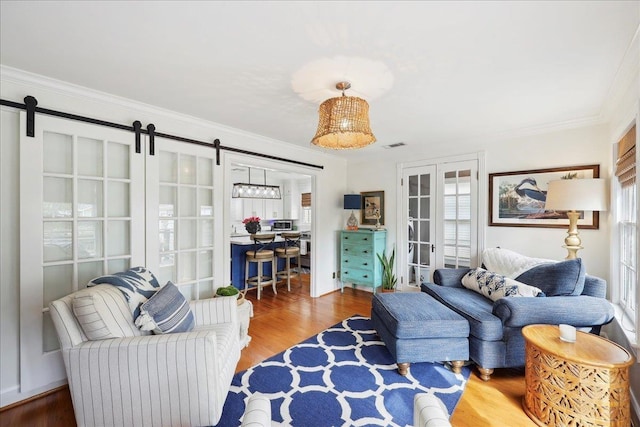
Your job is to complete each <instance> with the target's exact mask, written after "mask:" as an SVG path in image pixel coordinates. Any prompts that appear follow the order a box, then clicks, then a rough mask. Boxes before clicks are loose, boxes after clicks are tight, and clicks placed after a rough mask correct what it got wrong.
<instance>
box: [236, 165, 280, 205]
mask: <svg viewBox="0 0 640 427" xmlns="http://www.w3.org/2000/svg"><path fill="white" fill-rule="evenodd" d="M247 169H248V171H249V182H248V183H245V182H236V183H235V184H233V189H232V192H231V197H233V198H234V199H281V198H282V194H281V192H280V187H279V186H278V185H267V171H266V170H265V171H264V184H251V168H247Z"/></svg>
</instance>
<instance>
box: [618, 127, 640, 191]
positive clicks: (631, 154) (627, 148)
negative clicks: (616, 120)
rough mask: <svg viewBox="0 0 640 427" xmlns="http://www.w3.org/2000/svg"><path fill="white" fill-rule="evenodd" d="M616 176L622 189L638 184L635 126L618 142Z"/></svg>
mask: <svg viewBox="0 0 640 427" xmlns="http://www.w3.org/2000/svg"><path fill="white" fill-rule="evenodd" d="M616 176H617V177H618V181H619V182H620V185H621V186H622V187H627V186H630V185H633V184H634V183H635V182H636V126H635V125H633V127H632V128H631V129H629V132H627V133H626V134H625V135H624V136H623V137H622V139H621V140H620V141H619V142H618V160H617V161H616Z"/></svg>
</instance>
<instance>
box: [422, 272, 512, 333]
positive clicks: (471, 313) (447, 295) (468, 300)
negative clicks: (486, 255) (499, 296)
mask: <svg viewBox="0 0 640 427" xmlns="http://www.w3.org/2000/svg"><path fill="white" fill-rule="evenodd" d="M420 288H421V289H422V292H426V293H427V294H428V295H431V296H432V297H434V298H435V299H436V300H437V301H439V302H440V303H442V304H444V305H446V306H447V307H449V308H450V309H452V310H453V311H455V312H456V313H458V314H460V315H461V316H462V317H464V318H465V319H467V321H468V322H469V335H473V336H475V337H477V338H480V339H483V340H487V341H497V340H500V339H502V322H501V321H500V319H498V318H497V317H496V316H494V315H493V314H492V313H491V311H492V310H493V301H491V300H490V299H488V298H485V297H484V296H482V295H480V294H478V293H475V292H473V291H471V290H469V289H465V288H463V287H462V286H461V287H459V288H454V287H449V286H440V285H435V284H433V283H423V284H422V285H421V286H420Z"/></svg>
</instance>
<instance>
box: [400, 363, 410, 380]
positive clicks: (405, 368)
mask: <svg viewBox="0 0 640 427" xmlns="http://www.w3.org/2000/svg"><path fill="white" fill-rule="evenodd" d="M407 372H409V363H398V373H399V374H400V375H402V376H403V377H404V376H405V375H407Z"/></svg>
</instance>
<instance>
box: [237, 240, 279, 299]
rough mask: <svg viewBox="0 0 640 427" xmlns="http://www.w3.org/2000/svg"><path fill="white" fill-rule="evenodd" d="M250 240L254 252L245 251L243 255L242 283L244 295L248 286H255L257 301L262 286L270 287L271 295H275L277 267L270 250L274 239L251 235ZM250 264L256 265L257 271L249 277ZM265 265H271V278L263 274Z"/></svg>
mask: <svg viewBox="0 0 640 427" xmlns="http://www.w3.org/2000/svg"><path fill="white" fill-rule="evenodd" d="M251 239H252V240H253V244H254V250H252V251H247V252H246V254H245V257H246V260H245V263H244V265H245V267H244V269H245V273H244V277H245V282H244V291H245V294H246V292H247V290H248V289H249V285H250V284H251V285H252V286H253V285H255V287H256V288H258V299H260V295H261V293H262V287H263V286H264V285H269V284H270V285H271V287H272V288H273V293H274V294H277V293H278V292H277V291H276V270H277V268H278V265H277V264H276V262H275V257H274V252H273V250H272V249H271V244H272V243H273V241H274V240H275V239H276V235H275V234H252V235H251ZM252 262H255V263H256V264H257V267H258V270H257V273H256V275H255V276H252V277H250V276H249V266H250V265H251V263H252ZM266 263H271V276H268V275H265V274H264V265H265V264H266Z"/></svg>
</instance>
